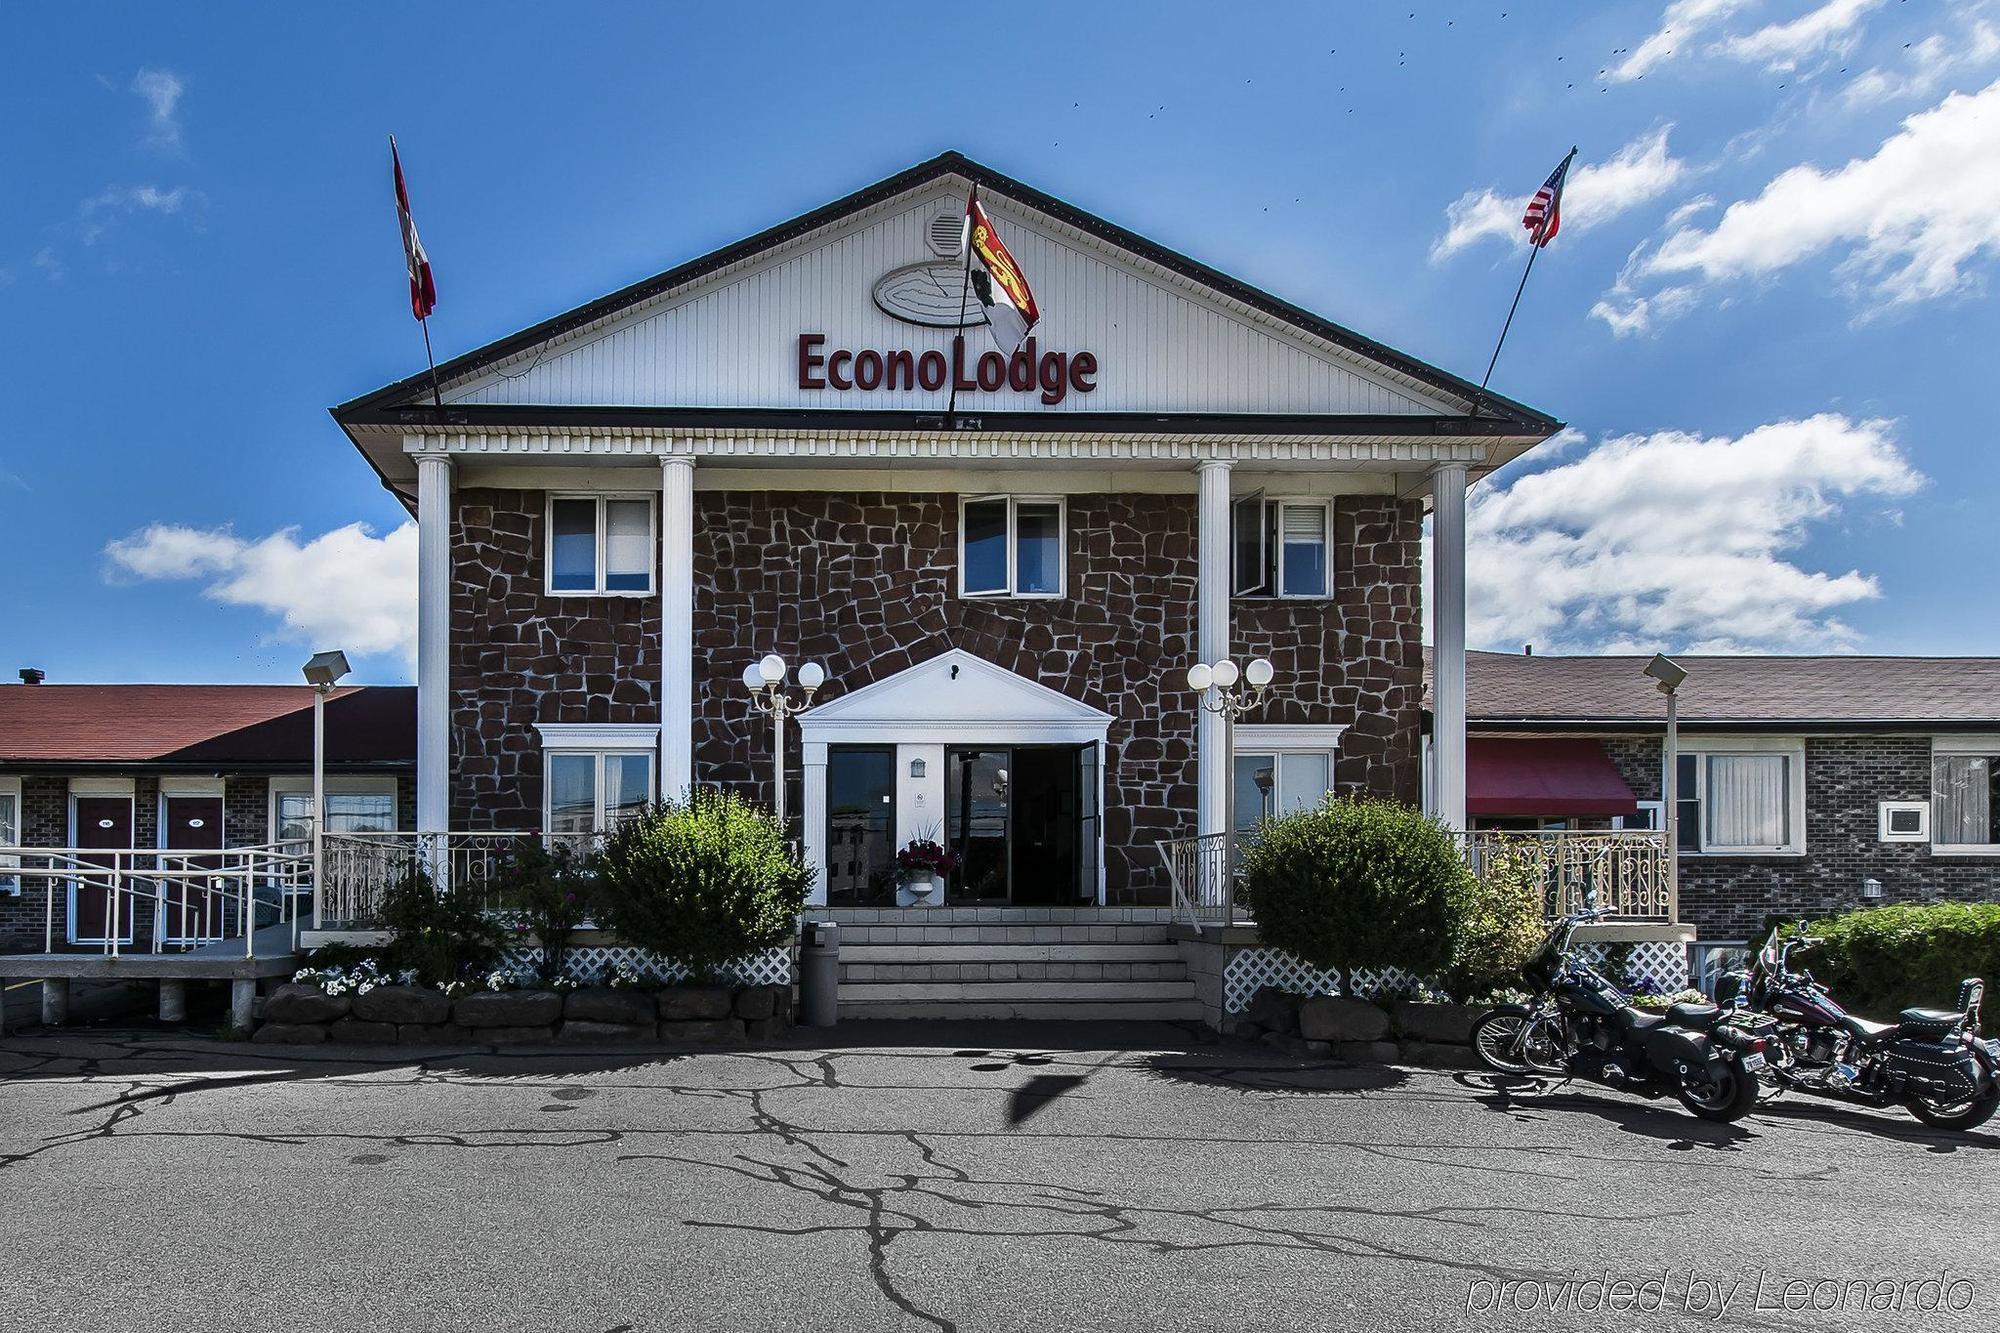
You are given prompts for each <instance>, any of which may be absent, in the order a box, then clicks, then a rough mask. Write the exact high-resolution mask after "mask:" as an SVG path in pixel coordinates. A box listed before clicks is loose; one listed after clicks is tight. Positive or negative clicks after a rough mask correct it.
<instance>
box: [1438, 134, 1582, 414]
mask: <svg viewBox="0 0 2000 1333" xmlns="http://www.w3.org/2000/svg"><path fill="white" fill-rule="evenodd" d="M1575 160H1576V149H1575V147H1574V146H1572V147H1571V148H1570V150H1569V156H1567V157H1565V158H1564V159H1563V160H1562V165H1561V166H1560V167H1558V168H1556V174H1555V175H1554V176H1553V177H1551V178H1550V179H1551V181H1552V182H1553V183H1554V185H1555V188H1556V195H1555V198H1554V199H1552V200H1550V201H1549V207H1550V209H1551V210H1554V209H1555V208H1558V207H1559V206H1560V205H1561V202H1562V184H1563V181H1564V179H1565V178H1566V177H1568V175H1569V164H1570V163H1571V162H1574V161H1575ZM1544 188H1546V187H1544ZM1548 225H1549V220H1548V219H1544V220H1543V223H1542V226H1541V228H1538V229H1537V230H1536V231H1535V232H1534V233H1533V234H1532V235H1531V236H1530V237H1529V238H1528V262H1527V265H1526V266H1525V267H1523V268H1522V270H1521V281H1520V282H1518V283H1516V284H1515V286H1514V302H1513V304H1512V305H1510V306H1508V307H1507V319H1506V322H1505V323H1503V324H1501V326H1500V340H1499V341H1498V342H1496V343H1494V344H1493V355H1492V356H1491V357H1489V358H1487V361H1486V373H1485V374H1484V375H1482V376H1480V378H1479V391H1478V392H1477V393H1474V394H1473V395H1472V406H1471V407H1469V408H1467V409H1466V413H1465V414H1466V415H1467V416H1469V417H1476V416H1478V415H1479V400H1480V399H1482V398H1484V397H1485V396H1486V385H1487V383H1488V382H1489V381H1491V380H1492V378H1493V367H1495V366H1497V365H1499V364H1500V349H1501V348H1502V347H1505V346H1506V345H1507V331H1508V330H1509V329H1511V328H1513V327H1514V312H1515V311H1516V310H1519V309H1520V308H1521V293H1522V292H1524V291H1526V290H1528V275H1529V274H1530V273H1533V272H1534V271H1535V260H1536V258H1537V257H1538V256H1540V254H1541V253H1542V247H1543V246H1545V245H1547V244H1548V243H1549V241H1550V239H1552V238H1551V237H1550V235H1549V234H1548V232H1547V230H1546V229H1547V227H1548Z"/></svg>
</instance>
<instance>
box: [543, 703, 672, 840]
mask: <svg viewBox="0 0 2000 1333" xmlns="http://www.w3.org/2000/svg"><path fill="white" fill-rule="evenodd" d="M535 731H536V733H537V734H539V735H540V736H541V739H542V760H543V763H542V831H543V832H545V833H546V832H549V831H550V830H551V828H552V827H553V826H554V824H555V784H554V783H553V782H551V781H549V775H548V761H549V760H550V759H552V758H554V757H555V756H556V755H589V756H591V757H593V758H594V759H595V760H596V764H595V766H594V769H593V772H592V776H591V800H592V802H593V806H594V808H593V809H592V811H591V818H590V822H591V825H592V828H593V830H594V831H595V832H600V833H601V832H603V831H604V827H605V825H604V759H605V756H607V755H628V754H636V755H643V756H645V758H646V760H647V763H646V787H647V791H648V792H649V798H648V799H649V800H653V801H657V800H659V799H660V729H659V727H658V726H657V725H654V724H652V723H622V722H541V723H537V724H536V725H535Z"/></svg>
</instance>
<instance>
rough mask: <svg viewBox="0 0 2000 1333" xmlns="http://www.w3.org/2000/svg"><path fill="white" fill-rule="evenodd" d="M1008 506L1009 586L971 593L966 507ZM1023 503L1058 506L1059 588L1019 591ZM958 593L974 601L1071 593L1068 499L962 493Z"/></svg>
mask: <svg viewBox="0 0 2000 1333" xmlns="http://www.w3.org/2000/svg"><path fill="white" fill-rule="evenodd" d="M1002 501H1005V502H1006V505H1007V586H1006V588H1005V589H1004V590H1002V589H988V590H981V591H978V592H971V591H968V590H967V589H966V586H965V510H966V507H967V506H968V505H976V504H999V503H1000V502H1002ZM1024 504H1052V505H1054V506H1055V507H1056V590H1055V591H1054V592H1017V591H1015V588H1014V580H1015V578H1016V577H1018V575H1019V573H1020V540H1021V536H1020V523H1019V514H1020V507H1021V506H1022V505H1024ZM958 595H959V596H960V597H961V598H965V599H968V600H971V601H978V602H991V601H996V600H1008V601H1033V602H1054V601H1060V600H1061V599H1063V598H1065V597H1067V596H1069V500H1068V499H1067V498H1066V497H1064V496H1061V495H1012V494H1008V495H961V496H959V497H958Z"/></svg>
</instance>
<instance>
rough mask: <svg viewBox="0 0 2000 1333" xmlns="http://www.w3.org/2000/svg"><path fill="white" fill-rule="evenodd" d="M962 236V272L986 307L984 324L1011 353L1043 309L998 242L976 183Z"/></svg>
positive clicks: (1010, 256)
mask: <svg viewBox="0 0 2000 1333" xmlns="http://www.w3.org/2000/svg"><path fill="white" fill-rule="evenodd" d="M961 239H962V241H963V244H964V246H965V253H966V267H965V276H966V279H967V281H968V282H969V283H970V284H971V286H972V294H973V295H974V296H977V297H978V298H979V304H980V305H981V306H983V307H985V309H986V327H987V328H988V329H989V330H991V332H992V334H993V341H994V342H995V343H997V344H999V347H1000V350H1001V351H1003V352H1005V353H1007V355H1009V356H1012V355H1013V354H1014V351H1015V349H1017V348H1018V347H1020V345H1021V340H1022V339H1023V338H1026V337H1027V336H1028V331H1029V330H1030V329H1032V328H1034V327H1035V322H1036V321H1037V320H1039V319H1040V318H1041V317H1042V312H1041V311H1040V310H1039V309H1038V308H1037V307H1036V305H1035V294H1034V293H1033V292H1031V291H1029V290H1028V279H1027V278H1026V277H1025V276H1023V274H1022V273H1021V266H1020V265H1019V264H1016V263H1015V262H1014V256H1013V255H1011V254H1009V253H1008V252H1007V247H1006V246H1005V245H1003V244H1001V242H1000V234H999V233H998V232H996V231H994V230H993V220H992V219H991V218H989V217H987V216H986V210H985V209H984V208H982V207H980V205H979V187H978V186H976V185H975V186H974V187H973V188H972V193H971V194H970V195H969V196H967V198H966V201H965V231H964V234H963V236H962V238H961Z"/></svg>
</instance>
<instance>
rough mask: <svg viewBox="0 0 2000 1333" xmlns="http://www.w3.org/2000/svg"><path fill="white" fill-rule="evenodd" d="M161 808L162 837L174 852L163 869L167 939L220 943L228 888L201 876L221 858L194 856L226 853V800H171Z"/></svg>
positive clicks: (207, 798)
mask: <svg viewBox="0 0 2000 1333" xmlns="http://www.w3.org/2000/svg"><path fill="white" fill-rule="evenodd" d="M161 804H162V806H163V810H162V814H163V815H164V822H163V825H162V836H163V839H164V841H165V844H166V850H167V851H168V853H169V855H168V856H166V857H165V858H164V862H165V864H164V865H162V866H161V870H162V872H163V873H162V875H161V878H160V898H161V904H160V910H161V911H163V912H164V913H166V920H165V923H164V924H163V926H162V934H163V936H164V937H165V939H166V941H167V943H169V944H195V943H200V942H202V941H206V940H219V939H221V938H222V931H223V922H222V907H223V903H224V901H225V896H224V894H223V892H222V883H221V881H220V880H219V879H214V878H210V877H207V876H204V875H203V874H202V873H201V872H202V871H204V870H210V871H213V870H217V869H219V868H220V867H221V858H220V857H217V856H198V855H189V853H193V852H206V851H216V852H219V851H221V850H222V798H221V797H220V796H174V795H168V796H166V797H163V798H162V801H161Z"/></svg>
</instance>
